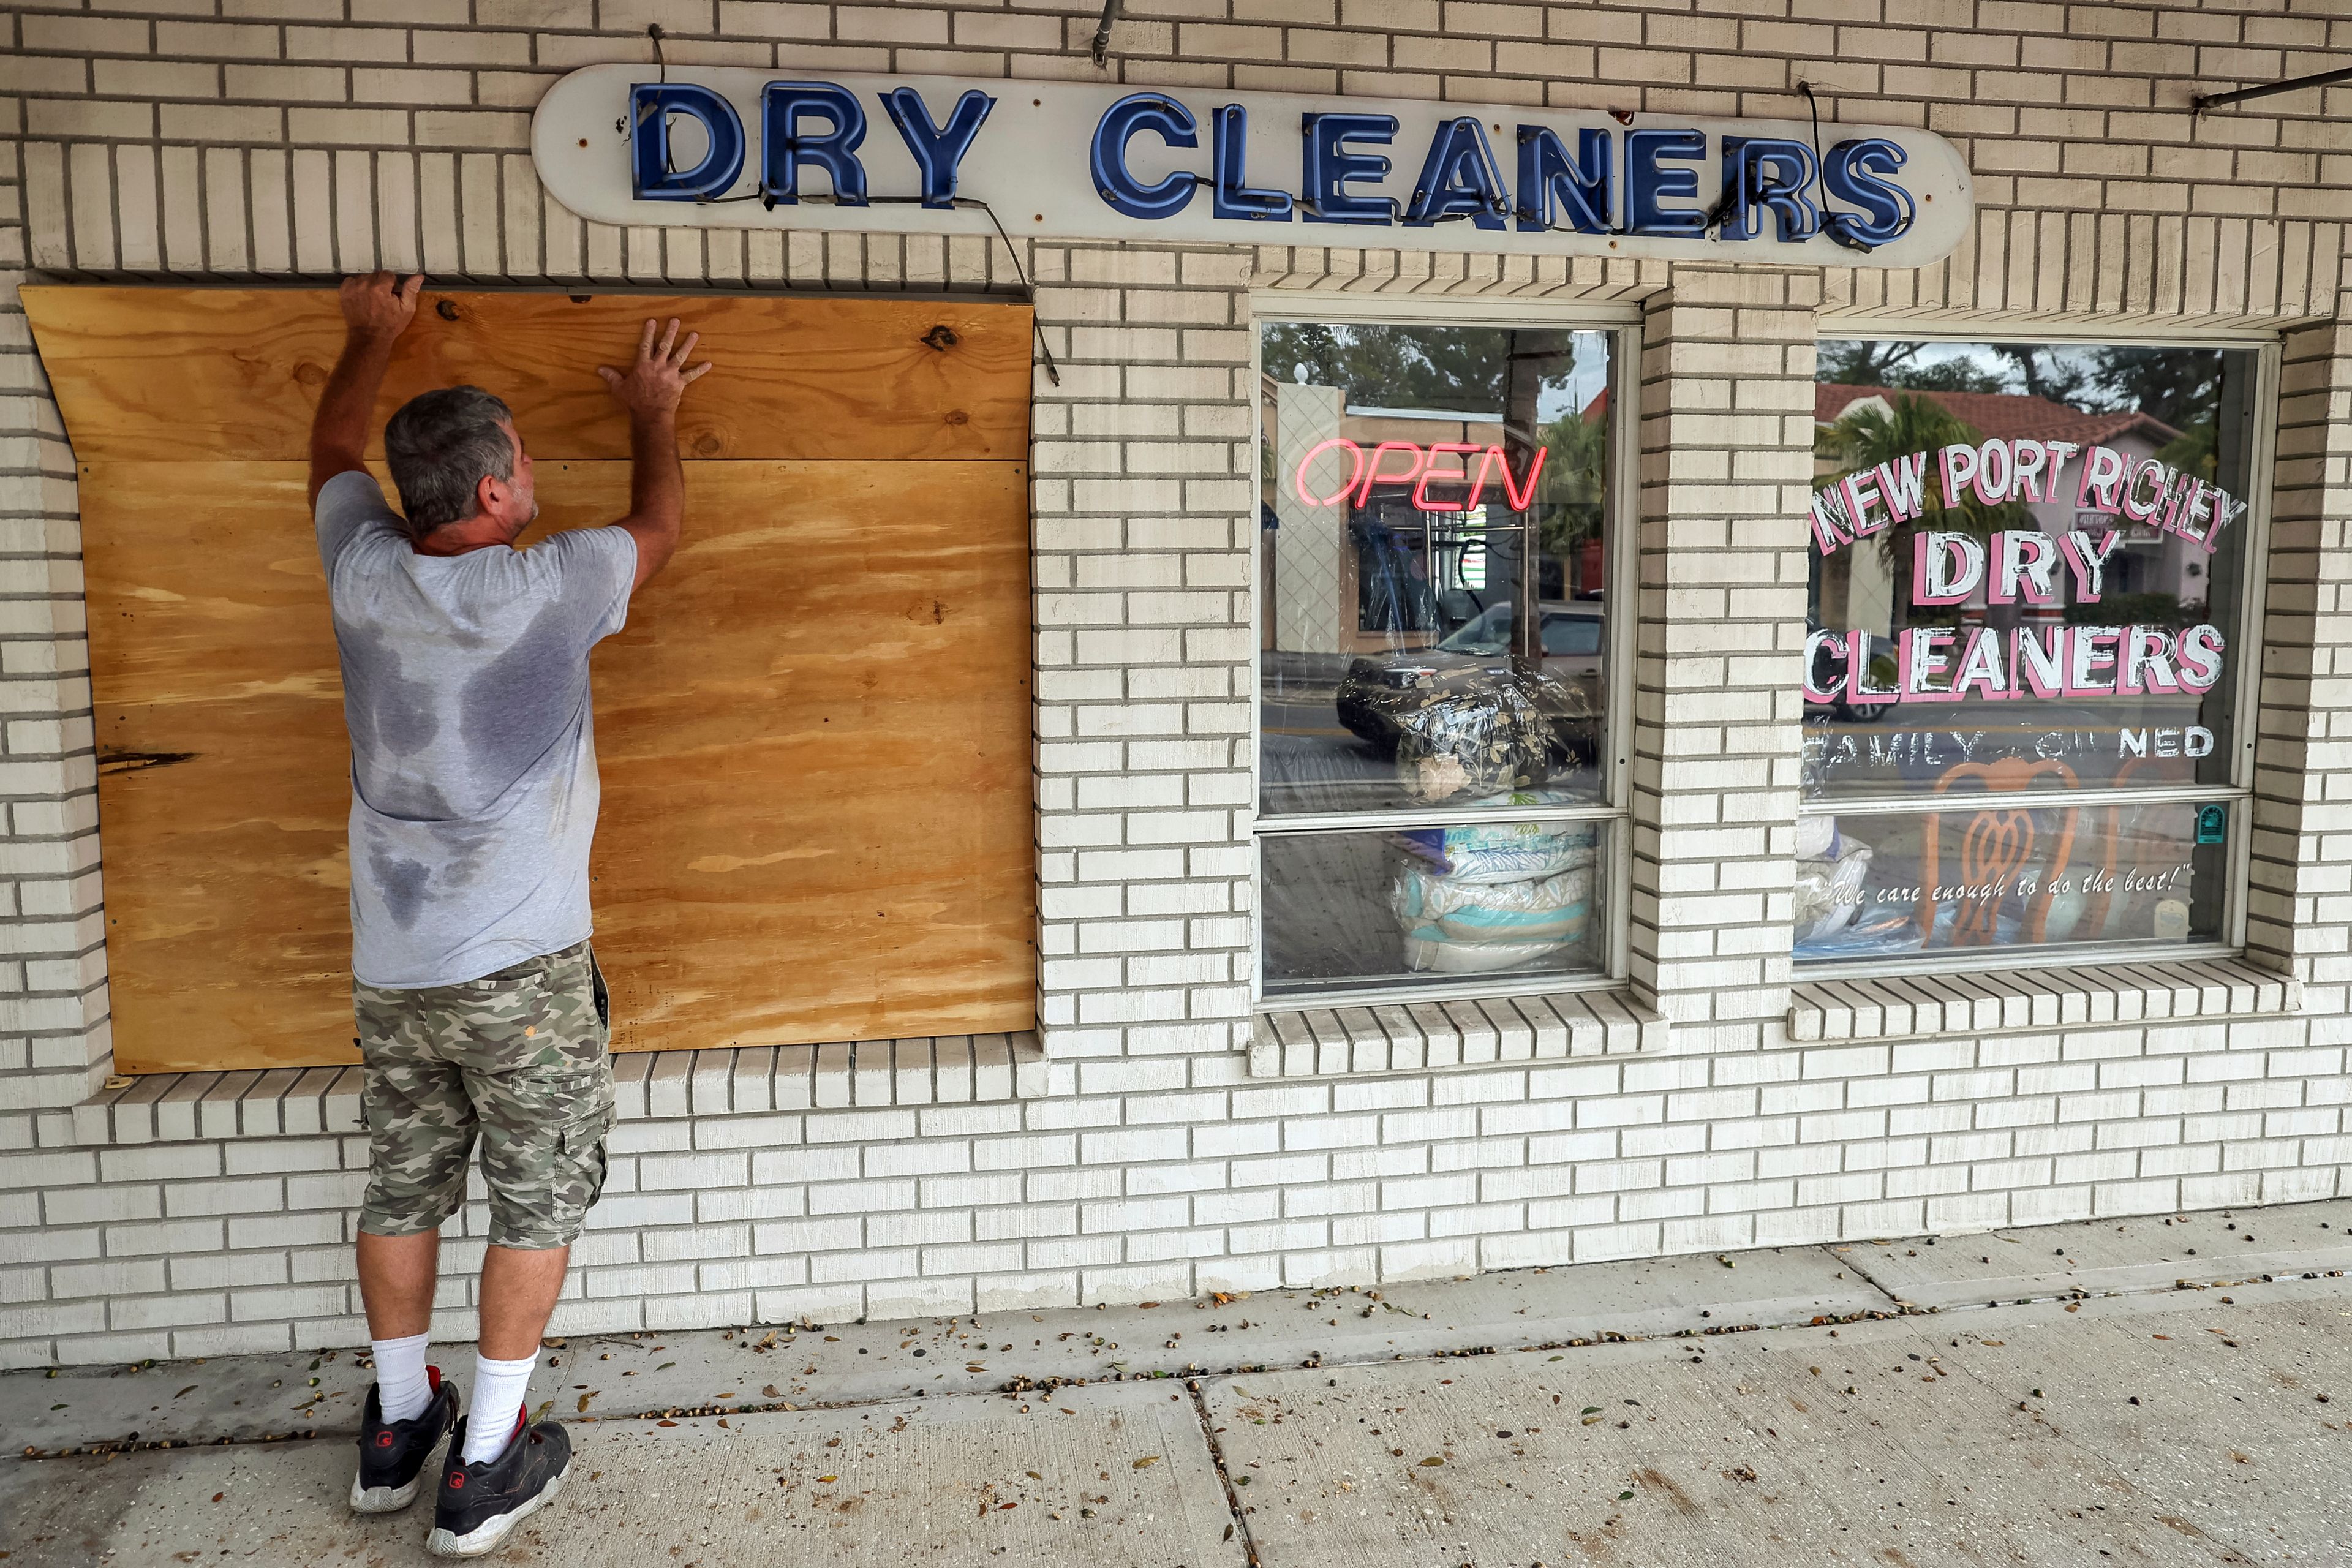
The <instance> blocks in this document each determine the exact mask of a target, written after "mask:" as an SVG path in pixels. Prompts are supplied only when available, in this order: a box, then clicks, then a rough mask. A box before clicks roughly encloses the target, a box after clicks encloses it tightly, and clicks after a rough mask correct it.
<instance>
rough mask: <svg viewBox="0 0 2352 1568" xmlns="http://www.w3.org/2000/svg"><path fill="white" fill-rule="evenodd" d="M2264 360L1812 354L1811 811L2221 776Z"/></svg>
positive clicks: (2240, 649) (2205, 354)
mask: <svg viewBox="0 0 2352 1568" xmlns="http://www.w3.org/2000/svg"><path fill="white" fill-rule="evenodd" d="M2254 368H2255V356H2254V354H2253V353H2252V351H2251V350H2224V349H2198V348H2181V347H2164V348H2151V347H2109V348H2098V347H2083V346H2071V345H2050V344H2031V343H1929V342H1884V341H1875V340H1872V341H1854V342H1823V343H1822V345H1821V380H1820V384H1819V385H1818V386H1817V387H1816V388H1815V393H1816V397H1815V408H1814V415H1815V437H1816V445H1815V461H1814V485H1815V487H1816V488H1815V491H1814V504H1813V517H1812V552H1811V554H1812V569H1811V613H1810V617H1809V630H1810V632H1811V637H1810V638H1809V641H1808V651H1807V672H1806V690H1805V697H1804V705H1805V720H1806V731H1805V733H1806V745H1805V762H1806V767H1805V786H1806V793H1807V795H1808V797H1809V798H1811V799H1815V800H1822V799H1853V798H1856V797H1861V796H1885V795H1929V794H1934V793H1936V792H1937V791H1938V790H1939V789H1944V788H1948V787H1950V786H1951V785H1952V784H1954V783H1955V782H1958V780H1960V779H1964V778H1989V779H1990V780H1992V781H1993V782H1992V783H1991V784H1990V787H1992V788H1996V789H1999V788H2024V787H2032V788H2037V789H2072V788H2076V787H2084V788H2098V787H2116V786H2130V787H2143V786H2147V785H2150V784H2217V785H2219V784H2229V783H2230V782H2231V754H2232V736H2233V734H2234V726H2235V721H2236V714H2235V712H2234V707H2235V702H2234V689H2235V687H2236V680H2237V675H2238V671H2239V668H2240V660H2241V659H2242V658H2247V657H2250V652H2251V650H2250V648H2249V647H2248V645H2247V644H2246V642H2245V640H2244V638H2243V637H2242V632H2243V610H2242V604H2243V599H2242V584H2243V580H2244V570H2245V560H2246V548H2247V545H2246V541H2247V534H2248V532H2249V525H2248V520H2247V515H2246V500H2245V498H2246V494H2247V489H2248V484H2247V480H2248V471H2249V468H2250V466H2251V461H2252V426H2253V421H2252V416H2251V399H2252V390H2253V383H2254ZM1956 769H1958V770H1960V771H1959V772H1958V773H1955V770H1956ZM1970 769H1990V770H1992V772H1991V773H1990V774H1986V773H1971V772H1969V770H1970Z"/></svg>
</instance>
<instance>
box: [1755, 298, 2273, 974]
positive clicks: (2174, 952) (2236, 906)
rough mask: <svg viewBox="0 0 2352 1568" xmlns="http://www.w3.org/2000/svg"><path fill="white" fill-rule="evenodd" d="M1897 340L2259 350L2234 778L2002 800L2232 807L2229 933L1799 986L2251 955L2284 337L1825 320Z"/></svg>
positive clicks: (1893, 966)
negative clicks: (2251, 900)
mask: <svg viewBox="0 0 2352 1568" xmlns="http://www.w3.org/2000/svg"><path fill="white" fill-rule="evenodd" d="M2012 325H2013V326H2015V327H2016V328H2017V329H2018V330H2017V331H2016V332H2014V333H2012V332H2010V331H2005V330H2004V329H2006V328H2008V327H2010V326H2012ZM1895 339H1899V340H1902V341H1905V342H1913V341H1917V342H1946V343H1989V342H1995V341H2000V342H2042V343H2055V344H2064V345H2067V346H2070V347H2084V348H2103V347H2113V348H2181V349H2226V350H2239V351H2250V352H2252V354H2253V356H2254V376H2253V382H2254V384H2253V390H2252V396H2251V402H2252V432H2251V437H2250V440H2249V445H2248V452H2247V458H2246V467H2247V484H2246V496H2245V500H2246V523H2245V526H2246V535H2245V538H2246V547H2245V548H2246V560H2245V572H2244V583H2243V586H2242V604H2241V605H2240V606H2239V617H2240V619H2239V625H2238V626H2236V627H2235V628H2234V630H2233V634H2232V635H2233V637H2235V641H2234V642H2233V644H2232V647H2233V649H2234V651H2236V653H2237V654H2238V656H2239V657H2238V658H2237V660H2236V663H2237V667H2238V668H2237V675H2236V680H2235V684H2234V687H2233V689H2232V690H2231V702H2232V704H2233V708H2232V717H2233V721H2234V722H2233V725H2232V736H2231V738H2232V740H2233V741H2234V742H2236V743H2235V747H2234V750H2233V754H2232V755H2231V758H2230V782H2229V783H2227V784H2169V785H2163V784H2151V785H2146V786H2143V787H2139V788H2133V787H2130V786H2126V787H2123V788H2119V789H2116V788H2111V789H2105V790H2101V791H2098V792H2096V798H2095V800H2085V799H2084V795H2085V794H2087V793H2090V792H2085V791H2074V792H2066V791H2049V790H2032V791H2019V792H2016V793H2015V794H2014V795H2003V796H2002V797H2001V804H2002V805H2004V806H2017V807H2021V808H2032V807H2044V806H2050V805H2061V804H2063V805H2075V806H2089V805H2103V806H2104V805H2162V804H2167V803H2181V804H2186V803H2190V802H2195V803H2199V804H2202V803H2205V802H2221V803H2222V804H2225V805H2230V806H2231V812H2230V828H2229V842H2228V843H2227V845H2225V846H2224V868H2225V871H2226V875H2227V878H2228V881H2227V884H2226V886H2224V888H2223V889H2222V902H2221V939H2220V940H2218V941H2209V942H2165V943H2159V942H2154V941H2148V942H2071V943H2066V944H2063V945H2058V946H2053V947H2047V948H2038V949H2032V950H2029V951H2022V952H2021V951H2015V950H2010V949H2000V950H1997V951H1999V952H2000V958H1999V959H1998V960H1997V961H1996V960H1994V959H1993V958H1992V957H1991V956H1990V951H1988V950H1962V951H1959V952H1952V951H1949V950H1947V951H1944V952H1917V953H1904V954H1897V955H1895V956H1891V957H1884V958H1854V959H1812V960H1804V959H1798V960H1795V961H1794V962H1793V963H1792V964H1791V973H1792V977H1793V979H1794V981H1795V983H1796V984H1801V985H1802V984H1812V983H1814V982H1819V981H1837V980H1876V979H1888V978H1899V977H1901V976H1904V975H1909V974H1969V973H1991V972H1996V971H2011V970H2019V969H2063V968H2070V967H2074V966H2078V965H2083V964H2096V965H2101V966H2114V965H2118V964H2121V965H2129V964H2133V963H2193V962H2195V961H2197V960H2199V959H2211V958H2237V957H2242V956H2243V954H2244V952H2245V947H2246V914H2247V902H2248V895H2249V893H2250V891H2251V885H2250V884H2251V881H2252V866H2253V826H2254V825H2253V801H2254V771H2255V748H2256V745H2257V743H2258V742H2259V741H2260V739H2261V736H2262V667H2263V647H2264V646H2265V640H2264V628H2265V627H2266V626H2267V625H2268V619H2269V611H2270V543H2271V503H2272V490H2273V480H2274V479H2275V474H2276V467H2277V462H2278V412H2279V375H2280V365H2281V362H2282V359H2283V356H2284V349H2283V345H2282V343H2281V342H2280V339H2279V337H2278V335H2277V334H2276V333H2273V332H2263V331H2250V330H2248V329H2245V328H2243V327H2199V326H2191V325H2186V324H2183V325H2178V326H2166V325H2163V324H2152V325H2138V324H2134V325H2131V326H2127V327H2126V328H2125V329H2123V330H2121V331H2116V330H2112V329H2105V328H2102V327H2100V326H2099V325H2098V324H2096V323H2094V322H2087V321H2016V322H2013V323H2012V322H2009V321H1986V320H1975V321H1948V320H1937V321H1910V320H1906V319H1904V318H1902V317H1900V316H1893V317H1890V316H1884V315H1877V314H1873V315H1872V316H1870V317H1868V318H1866V319H1852V320H1842V319H1840V318H1839V317H1837V316H1834V315H1824V316H1822V317H1819V318H1817V319H1816V327H1815V331H1814V342H1816V344H1819V343H1822V342H1855V341H1873V342H1884V341H1888V340H1895ZM1809 548H1810V547H1809ZM2249 655H2251V657H2249ZM1934 799H1935V797H1933V796H1929V797H1925V798H1918V797H1911V798H1903V797H1895V796H1885V797H1882V798H1879V799H1873V800H1861V801H1822V802H1819V803H1813V802H1808V801H1806V800H1804V799H1802V798H1800V799H1799V801H1798V805H1797V815H1798V816H1900V815H1906V814H1907V815H1920V814H1925V813H1927V812H1928V811H1933V810H1937V809H1943V810H1954V809H1960V808H1958V807H1952V806H1945V807H1940V808H1939V807H1937V805H1934Z"/></svg>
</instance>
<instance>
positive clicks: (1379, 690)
mask: <svg viewBox="0 0 2352 1568" xmlns="http://www.w3.org/2000/svg"><path fill="white" fill-rule="evenodd" d="M1259 339H1260V345H1261V347H1262V349H1263V351H1264V372H1265V374H1264V381H1263V384H1262V386H1261V389H1260V390H1261V394H1262V399H1261V404H1260V415H1261V428H1260V434H1261V438H1262V445H1263V451H1262V462H1261V468H1262V470H1263V474H1264V489H1263V494H1262V496H1261V498H1260V499H1261V502H1262V504H1261V507H1260V512H1259V523H1260V527H1261V528H1262V530H1263V531H1264V541H1263V542H1264V550H1263V552H1262V572H1263V574H1264V580H1263V581H1262V582H1261V583H1260V584H1259V589H1260V604H1261V605H1262V610H1261V615H1262V617H1263V619H1262V623H1261V626H1260V641H1261V645H1262V648H1261V653H1260V658H1261V664H1262V669H1263V677H1262V680H1261V686H1260V693H1259V715H1260V776H1261V779H1262V792H1261V799H1260V803H1259V805H1260V809H1261V810H1262V811H1264V812H1265V813H1266V814H1267V815H1269V816H1279V815H1283V814H1293V815H1296V814H1299V813H1325V812H1349V811H1389V810H1396V809H1401V808H1407V807H1412V808H1426V807H1429V806H1446V807H1459V808H1461V809H1463V810H1465V811H1491V810H1492V809H1494V805H1495V802H1496V797H1497V796H1499V795H1504V794H1507V793H1509V792H1513V791H1520V792H1525V791H1534V792H1537V794H1536V795H1534V797H1533V798H1534V799H1535V800H1536V801H1537V803H1538V804H1541V803H1544V802H1552V803H1564V802H1569V801H1576V802H1580V803H1582V802H1590V801H1595V800H1598V799H1600V798H1601V793H1602V789H1603V772H1602V767H1601V747H1602V746H1603V744H1604V743H1605V742H1604V740H1603V720H1604V717H1605V715H1604V707H1605V693H1606V690H1607V685H1606V679H1605V671H1604V669H1603V658H1602V653H1601V650H1602V648H1603V647H1604V646H1605V644H1606V639H1605V637H1604V636H1603V611H1604V607H1605V606H1604V602H1603V597H1602V593H1601V588H1602V583H1603V580H1604V577H1603V573H1604V566H1605V560H1606V557H1605V554H1604V532H1605V530H1604V526H1603V523H1604V519H1603V515H1602V514H1603V497H1604V496H1605V495H1606V494H1607V493H1608V492H1607V486H1608V463H1609V430H1610V409H1609V399H1608V397H1607V395H1606V389H1607V387H1608V384H1609V344H1610V340H1609V337H1608V334H1606V333H1603V332H1597V331H1583V332H1579V331H1559V330H1546V331H1514V330H1509V329H1505V328H1493V327H1391V326H1363V325H1346V324H1340V323H1326V322H1279V321H1277V322H1266V323H1264V324H1262V325H1261V326H1260V328H1259Z"/></svg>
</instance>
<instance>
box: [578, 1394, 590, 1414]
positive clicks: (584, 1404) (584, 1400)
mask: <svg viewBox="0 0 2352 1568" xmlns="http://www.w3.org/2000/svg"><path fill="white" fill-rule="evenodd" d="M580 1413H581V1414H582V1415H586V1414H587V1413H588V1396H587V1395H586V1394H582V1395H581V1396H580Z"/></svg>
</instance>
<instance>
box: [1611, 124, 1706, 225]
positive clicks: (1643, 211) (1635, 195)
mask: <svg viewBox="0 0 2352 1568" xmlns="http://www.w3.org/2000/svg"><path fill="white" fill-rule="evenodd" d="M1704 157H1706V136H1705V135H1703V134H1702V133H1700V132H1696V131H1628V132H1625V232H1626V233H1628V234H1648V235H1657V236H1660V237H1675V238H1684V239H1695V238H1696V237H1699V236H1700V235H1703V234H1705V233H1706V214H1705V213H1703V212H1700V211H1698V210H1697V209H1696V208H1695V207H1666V206H1660V205H1658V204H1659V202H1660V201H1662V200H1664V198H1666V197H1669V196H1673V197H1678V198H1688V197H1691V196H1695V195H1698V171H1697V170H1696V169H1662V168H1660V167H1658V161H1659V160H1660V159H1662V158H1671V159H1673V160H1674V161H1675V162H1676V163H1685V162H1690V163H1696V161H1697V160H1699V159H1701V158H1704Z"/></svg>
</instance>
